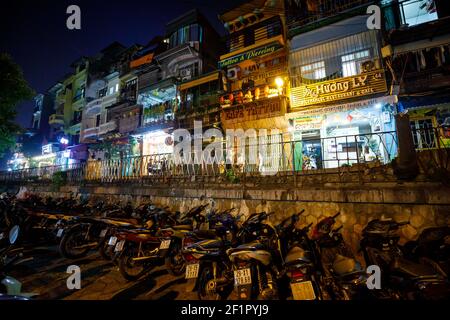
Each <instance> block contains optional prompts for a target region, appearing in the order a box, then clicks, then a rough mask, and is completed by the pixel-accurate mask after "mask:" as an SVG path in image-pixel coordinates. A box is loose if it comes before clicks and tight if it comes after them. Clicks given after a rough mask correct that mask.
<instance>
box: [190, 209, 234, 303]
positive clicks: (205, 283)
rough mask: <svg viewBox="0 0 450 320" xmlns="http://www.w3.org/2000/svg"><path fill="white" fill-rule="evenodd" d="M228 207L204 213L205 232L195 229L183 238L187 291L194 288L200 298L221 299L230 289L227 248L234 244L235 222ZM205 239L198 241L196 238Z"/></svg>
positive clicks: (229, 265) (231, 287)
mask: <svg viewBox="0 0 450 320" xmlns="http://www.w3.org/2000/svg"><path fill="white" fill-rule="evenodd" d="M233 210H234V208H233V209H229V210H225V211H223V212H220V213H217V214H216V213H215V212H213V213H211V214H210V215H209V216H208V224H209V228H210V230H209V232H208V233H204V232H202V231H203V230H197V231H194V232H192V233H190V234H188V235H187V236H186V237H185V241H184V247H183V254H184V258H185V260H186V274H185V278H186V279H187V282H188V283H187V290H188V291H193V290H196V291H197V294H198V297H199V299H200V300H223V299H226V298H227V297H228V296H229V294H230V293H231V292H232V290H233V280H234V277H233V267H232V264H231V261H230V260H229V256H228V254H227V249H229V248H231V247H233V246H235V245H236V244H237V238H236V235H237V230H238V227H237V221H238V220H240V218H241V216H240V215H237V216H235V217H234V216H233V215H232V214H231V212H232V211H233ZM202 237H203V238H205V239H204V240H200V238H202Z"/></svg>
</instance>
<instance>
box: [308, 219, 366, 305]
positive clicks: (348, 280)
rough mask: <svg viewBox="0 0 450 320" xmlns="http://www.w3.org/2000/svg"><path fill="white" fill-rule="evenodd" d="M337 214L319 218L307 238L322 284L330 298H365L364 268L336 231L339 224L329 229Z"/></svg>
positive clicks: (339, 228)
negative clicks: (313, 248)
mask: <svg viewBox="0 0 450 320" xmlns="http://www.w3.org/2000/svg"><path fill="white" fill-rule="evenodd" d="M339 215H340V212H338V213H337V214H335V215H334V216H332V217H327V218H324V219H323V220H321V221H320V222H319V223H318V224H317V225H316V226H315V228H314V229H313V234H312V237H311V238H312V240H314V242H315V244H316V248H317V251H318V255H320V257H321V258H320V260H321V269H322V272H323V281H324V285H325V288H327V294H328V296H329V297H330V298H331V299H333V300H354V299H365V298H367V297H368V296H369V295H368V292H367V290H368V289H367V285H366V282H367V276H366V273H365V270H364V269H363V268H362V266H361V263H360V262H359V261H358V260H357V259H356V258H355V255H354V254H353V252H352V251H351V249H350V248H349V247H348V246H347V245H346V243H345V242H344V239H343V238H342V234H341V233H339V231H340V230H341V229H342V226H341V227H338V228H336V229H333V227H334V225H335V224H336V218H337V217H338V216H339Z"/></svg>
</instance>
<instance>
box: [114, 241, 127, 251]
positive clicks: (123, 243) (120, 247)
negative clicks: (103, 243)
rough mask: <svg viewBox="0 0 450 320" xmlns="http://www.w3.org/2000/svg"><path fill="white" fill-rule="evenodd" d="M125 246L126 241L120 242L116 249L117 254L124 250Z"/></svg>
mask: <svg viewBox="0 0 450 320" xmlns="http://www.w3.org/2000/svg"><path fill="white" fill-rule="evenodd" d="M124 245H125V240H120V241H119V242H117V244H116V247H115V248H114V251H115V252H120V251H122V250H123V246H124Z"/></svg>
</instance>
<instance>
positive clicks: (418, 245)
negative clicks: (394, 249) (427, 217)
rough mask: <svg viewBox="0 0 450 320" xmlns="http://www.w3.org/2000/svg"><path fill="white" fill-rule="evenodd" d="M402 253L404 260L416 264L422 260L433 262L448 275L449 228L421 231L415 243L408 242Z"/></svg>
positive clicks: (449, 262)
mask: <svg viewBox="0 0 450 320" xmlns="http://www.w3.org/2000/svg"><path fill="white" fill-rule="evenodd" d="M402 251H403V253H404V255H405V258H407V259H409V260H412V261H414V262H416V263H418V262H420V260H423V259H431V260H432V261H435V262H436V263H437V264H438V266H439V267H440V268H441V269H442V272H443V273H445V274H446V277H447V278H448V275H449V274H450V227H449V226H442V227H433V228H427V229H425V230H423V231H422V233H421V234H420V235H419V237H418V238H417V240H416V241H409V242H407V243H406V244H405V245H404V246H403V247H402Z"/></svg>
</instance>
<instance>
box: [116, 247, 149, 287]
mask: <svg viewBox="0 0 450 320" xmlns="http://www.w3.org/2000/svg"><path fill="white" fill-rule="evenodd" d="M137 254H138V249H137V248H135V247H128V248H126V249H125V250H124V251H123V252H122V255H121V256H120V258H119V271H120V274H121V275H122V277H124V278H125V279H126V280H128V281H135V280H137V279H139V278H141V277H142V276H143V275H144V274H146V273H147V272H148V271H150V270H151V269H152V268H153V267H154V266H153V265H152V264H148V263H144V262H138V261H133V258H134V257H135V256H137Z"/></svg>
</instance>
